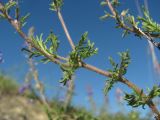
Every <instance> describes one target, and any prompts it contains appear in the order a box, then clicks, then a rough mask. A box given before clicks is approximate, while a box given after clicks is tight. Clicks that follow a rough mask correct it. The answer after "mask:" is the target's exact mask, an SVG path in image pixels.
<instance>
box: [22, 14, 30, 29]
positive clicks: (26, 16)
mask: <svg viewBox="0 0 160 120" xmlns="http://www.w3.org/2000/svg"><path fill="white" fill-rule="evenodd" d="M29 16H30V13H27V14H26V15H25V16H22V17H21V18H20V26H21V27H24V26H25V25H26V23H27V22H26V20H27V19H28V18H29Z"/></svg>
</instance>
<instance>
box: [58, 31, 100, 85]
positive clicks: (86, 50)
mask: <svg viewBox="0 0 160 120" xmlns="http://www.w3.org/2000/svg"><path fill="white" fill-rule="evenodd" d="M97 52H98V49H97V48H95V47H94V43H91V42H90V40H88V33H87V32H85V33H84V34H83V35H82V36H81V39H80V41H79V42H78V44H77V45H76V46H75V49H74V50H73V51H72V52H71V53H70V54H69V60H68V64H69V67H65V66H63V65H62V66H61V69H62V70H63V78H62V80H61V83H64V84H66V82H67V81H68V80H71V78H72V75H73V74H74V72H75V71H76V70H77V69H78V68H79V67H80V66H81V62H82V61H83V60H84V59H86V58H88V57H91V56H93V55H95V54H96V53H97Z"/></svg>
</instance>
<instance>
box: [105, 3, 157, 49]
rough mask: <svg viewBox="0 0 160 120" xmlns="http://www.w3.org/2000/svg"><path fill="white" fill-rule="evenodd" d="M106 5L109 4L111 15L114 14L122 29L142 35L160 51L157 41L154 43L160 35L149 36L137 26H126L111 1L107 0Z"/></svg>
mask: <svg viewBox="0 0 160 120" xmlns="http://www.w3.org/2000/svg"><path fill="white" fill-rule="evenodd" d="M106 3H107V4H108V7H109V9H110V11H111V13H112V14H113V17H114V18H115V19H116V21H117V22H118V23H119V25H120V27H121V28H123V29H125V30H127V31H129V32H131V33H135V34H140V35H142V36H143V37H144V38H146V40H147V41H149V42H151V43H152V44H153V45H154V46H155V47H157V48H158V49H160V44H159V43H156V42H155V41H153V39H154V38H155V37H156V38H158V37H159V36H160V35H159V34H158V35H155V34H149V33H148V34H147V33H145V32H143V31H142V30H141V29H140V28H138V27H136V26H132V28H130V27H128V26H126V25H125V24H124V23H123V22H122V21H121V20H120V17H119V15H118V14H117V12H116V10H115V8H114V7H113V6H112V4H111V2H110V1H109V0H106Z"/></svg>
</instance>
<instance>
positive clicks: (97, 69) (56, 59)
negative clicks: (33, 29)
mask: <svg viewBox="0 0 160 120" xmlns="http://www.w3.org/2000/svg"><path fill="white" fill-rule="evenodd" d="M106 1H107V2H109V0H106ZM109 3H110V2H109ZM110 5H111V4H110ZM1 7H3V4H2V3H1V2H0V8H1ZM110 7H112V6H110ZM111 9H112V8H111ZM112 12H113V14H115V13H114V11H113V10H112ZM3 14H4V15H5V16H6V18H7V20H8V21H9V22H10V23H11V25H12V26H13V27H14V28H15V29H16V31H17V32H18V33H19V35H20V36H21V37H22V38H23V39H24V40H26V41H27V42H28V43H29V44H31V46H32V47H34V48H35V49H37V50H38V51H39V52H41V53H42V54H43V55H44V56H45V57H47V58H48V59H50V60H51V61H52V62H54V63H56V64H59V65H60V64H62V62H61V61H59V60H66V61H67V59H66V58H65V59H62V58H61V57H57V58H54V57H53V56H52V55H50V54H47V53H45V52H43V51H42V50H41V49H39V48H37V46H35V45H34V44H33V43H32V40H31V39H29V38H28V37H27V36H26V35H25V33H24V32H23V31H22V30H21V29H20V28H19V26H18V21H15V20H14V19H12V18H11V17H10V16H9V15H8V14H6V13H3ZM63 23H64V21H63ZM62 25H64V24H62ZM63 27H64V26H63ZM65 30H67V28H66V26H65ZM67 31H68V30H67ZM65 32H66V31H65ZM67 34H68V33H67ZM69 39H70V38H69ZM70 40H71V39H70ZM70 44H71V46H72V48H74V47H73V46H74V44H73V42H72V43H71V41H70ZM82 67H83V68H86V69H88V70H91V71H94V72H96V73H98V74H100V75H103V76H106V77H111V76H112V74H111V73H110V72H108V71H104V70H101V69H99V68H97V67H95V66H92V65H89V64H86V63H84V62H82ZM118 81H119V82H121V83H123V84H125V85H127V86H128V87H129V88H131V89H133V90H134V91H135V92H136V93H137V94H141V89H140V88H138V87H137V86H136V85H135V84H133V83H132V82H130V81H129V80H127V79H125V78H120V79H119V80H118ZM143 96H146V95H145V94H144V95H143ZM148 106H149V107H150V108H151V109H152V111H153V113H155V114H156V116H157V120H160V119H159V118H160V113H159V111H158V109H157V108H156V106H155V105H154V103H153V102H152V101H151V102H150V103H148Z"/></svg>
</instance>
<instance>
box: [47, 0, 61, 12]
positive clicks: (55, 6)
mask: <svg viewBox="0 0 160 120" xmlns="http://www.w3.org/2000/svg"><path fill="white" fill-rule="evenodd" d="M62 5H63V0H53V1H52V3H51V4H50V10H52V11H57V10H60V9H61V7H62Z"/></svg>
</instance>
